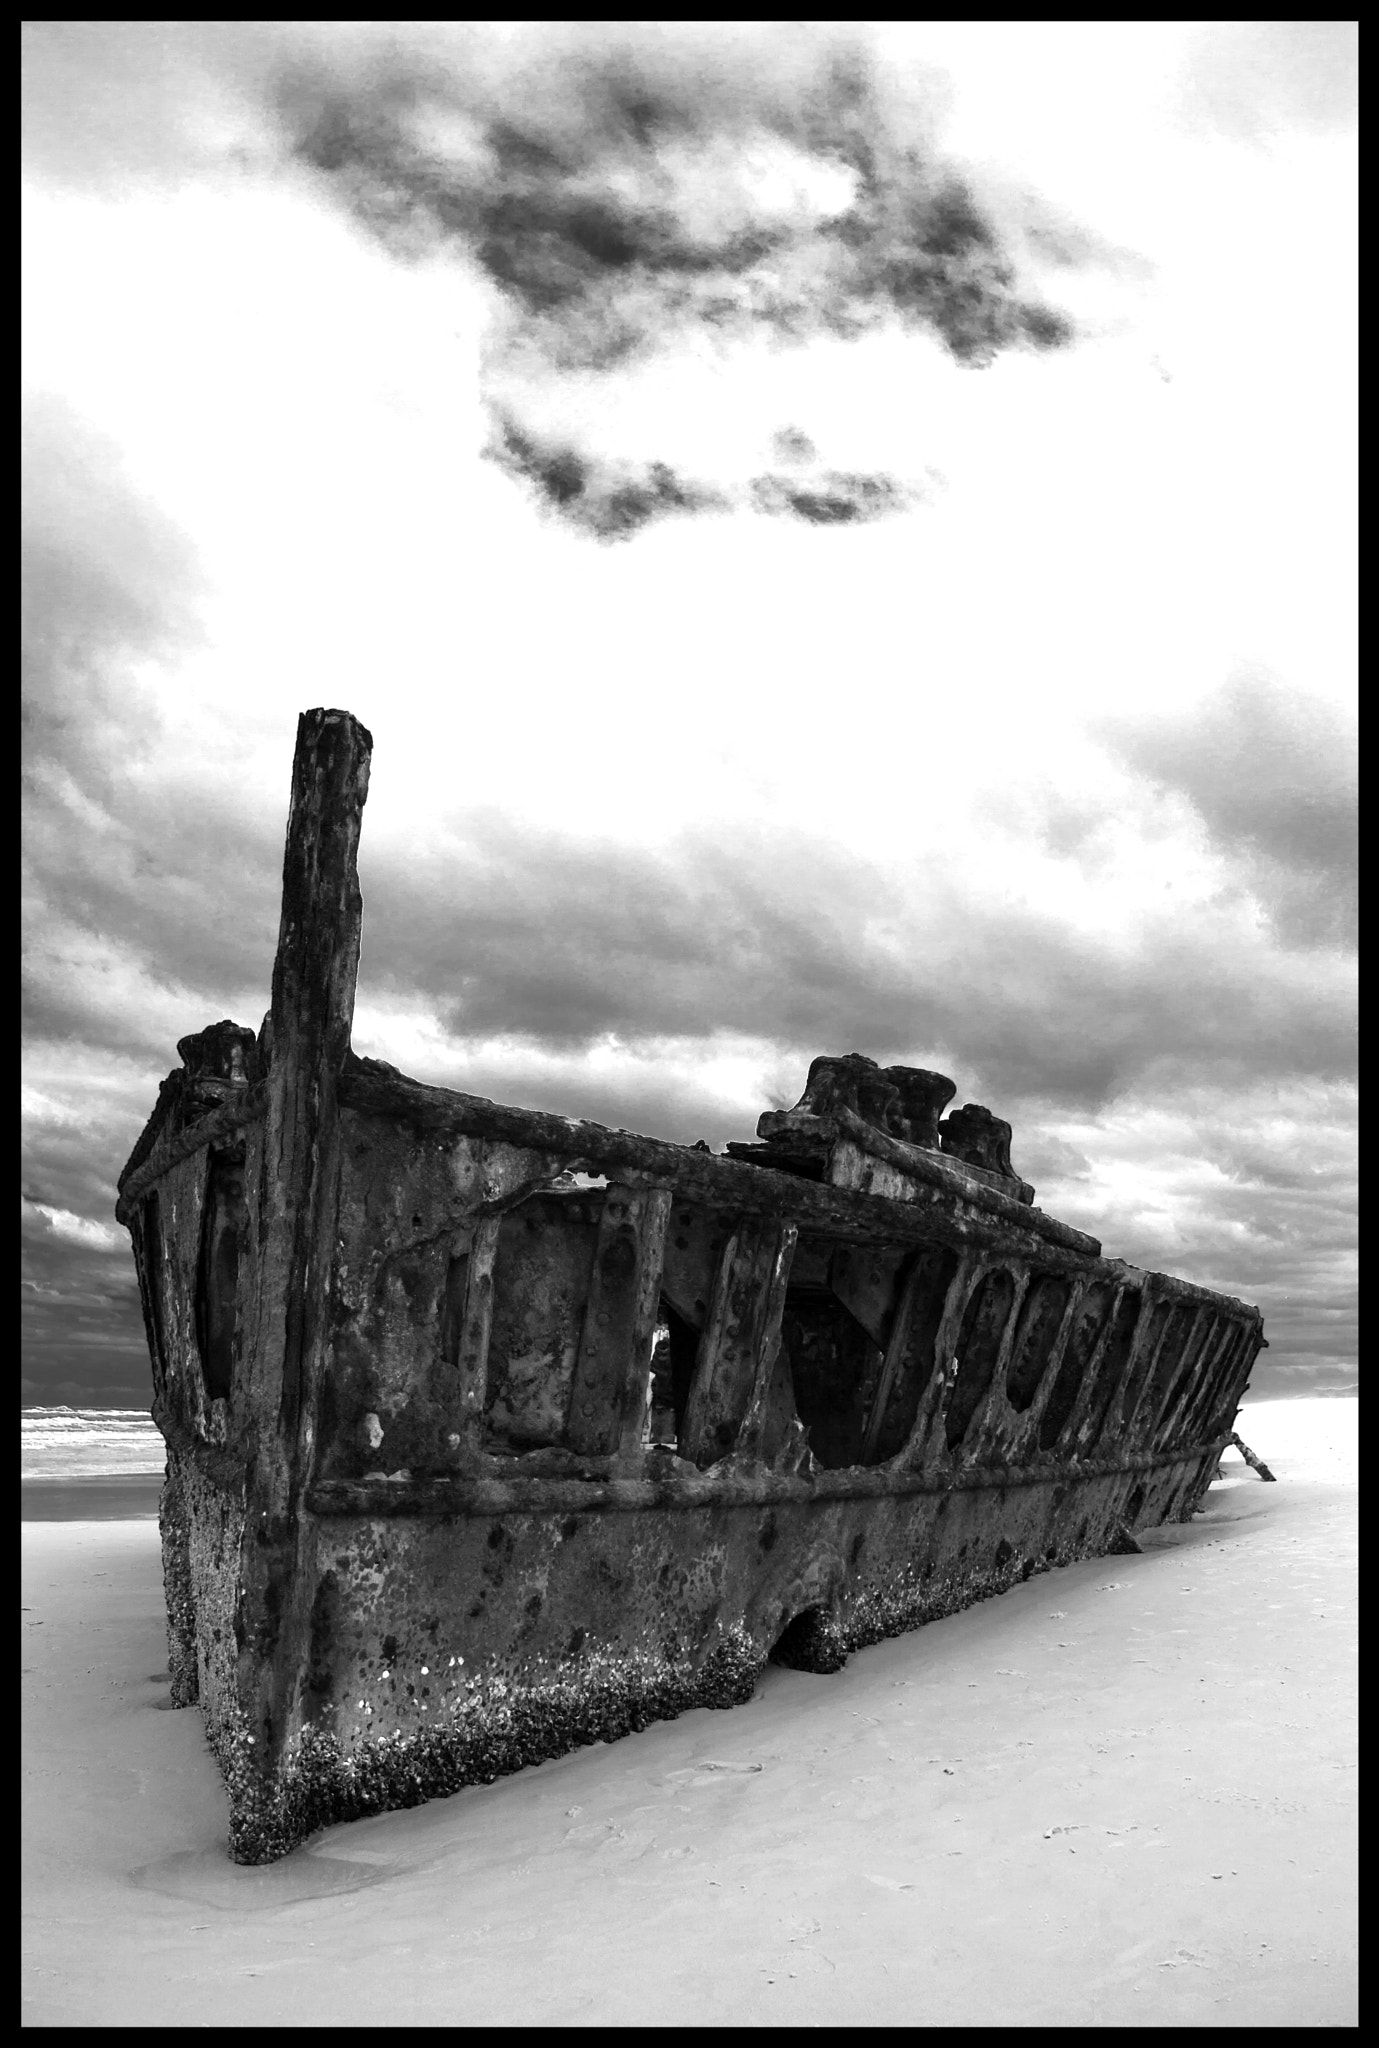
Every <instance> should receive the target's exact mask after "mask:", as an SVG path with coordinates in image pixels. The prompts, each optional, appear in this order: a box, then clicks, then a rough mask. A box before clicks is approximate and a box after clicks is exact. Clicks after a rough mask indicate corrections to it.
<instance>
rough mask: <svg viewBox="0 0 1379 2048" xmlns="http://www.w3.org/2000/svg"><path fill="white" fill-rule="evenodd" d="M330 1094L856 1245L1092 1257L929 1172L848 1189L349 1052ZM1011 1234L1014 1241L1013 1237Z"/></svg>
mask: <svg viewBox="0 0 1379 2048" xmlns="http://www.w3.org/2000/svg"><path fill="white" fill-rule="evenodd" d="M338 1099H339V1101H340V1103H341V1105H342V1106H343V1107H345V1108H349V1109H354V1110H357V1111H359V1112H361V1113H362V1114H364V1115H366V1116H378V1117H383V1118H391V1119H394V1120H397V1121H401V1122H406V1123H410V1124H411V1125H412V1126H413V1127H414V1128H415V1129H417V1130H418V1131H421V1132H425V1133H427V1134H428V1135H430V1136H433V1137H438V1138H446V1137H455V1138H458V1137H487V1138H502V1139H506V1140H507V1142H508V1143H510V1144H514V1145H523V1146H528V1147H530V1148H532V1149H533V1150H535V1151H544V1152H550V1153H553V1154H559V1155H561V1156H563V1157H566V1158H570V1157H575V1158H579V1159H582V1160H584V1161H586V1162H587V1163H588V1164H589V1166H590V1167H591V1168H592V1169H596V1170H598V1171H600V1172H607V1174H608V1177H609V1178H610V1180H611V1179H616V1180H626V1179H627V1169H629V1168H630V1169H634V1170H635V1171H637V1172H639V1173H642V1174H644V1175H646V1176H647V1177H648V1178H650V1179H654V1180H659V1181H661V1182H662V1183H663V1184H664V1185H667V1186H670V1187H672V1188H673V1189H674V1191H675V1193H676V1194H677V1195H680V1196H681V1197H682V1198H684V1199H686V1200H694V1201H698V1202H704V1203H708V1204H710V1205H715V1206H718V1207H721V1208H725V1209H727V1208H733V1209H738V1210H743V1211H752V1212H756V1213H761V1212H764V1211H766V1212H783V1213H785V1214H786V1215H788V1216H789V1217H790V1218H791V1219H792V1220H793V1221H795V1222H796V1223H798V1224H799V1226H800V1227H801V1228H802V1229H808V1228H812V1229H819V1230H825V1231H828V1232H830V1233H831V1234H833V1235H836V1236H838V1237H845V1238H851V1239H855V1240H856V1241H858V1242H859V1243H868V1244H871V1243H876V1242H878V1241H881V1240H883V1239H886V1240H889V1241H891V1242H893V1243H909V1242H912V1241H915V1240H918V1239H926V1240H928V1241H931V1242H932V1241H933V1240H934V1239H936V1238H937V1239H939V1240H941V1241H943V1242H945V1243H950V1244H952V1245H955V1246H957V1247H959V1248H961V1247H964V1246H966V1245H968V1244H970V1243H971V1242H972V1241H973V1240H974V1239H980V1240H981V1241H982V1242H986V1243H990V1244H992V1245H993V1246H999V1247H1000V1248H1001V1249H1002V1250H1005V1251H1007V1252H1009V1253H1010V1254H1011V1255H1012V1256H1020V1255H1024V1256H1027V1257H1035V1258H1039V1259H1042V1260H1045V1261H1047V1260H1048V1259H1050V1258H1052V1257H1056V1256H1057V1254H1059V1253H1062V1254H1063V1255H1064V1258H1065V1259H1066V1260H1067V1262H1068V1263H1070V1264H1075V1265H1079V1266H1080V1265H1081V1264H1082V1262H1083V1260H1085V1259H1086V1258H1089V1257H1094V1256H1096V1254H1095V1253H1092V1252H1090V1251H1088V1250H1087V1249H1086V1247H1087V1246H1089V1245H1093V1244H1095V1242H1096V1240H1095V1239H1094V1238H1086V1239H1084V1238H1083V1237H1082V1234H1081V1232H1075V1231H1071V1230H1070V1229H1069V1228H1068V1226H1067V1225H1066V1224H1061V1223H1058V1222H1056V1221H1055V1219H1054V1218H1052V1217H1049V1216H1044V1215H1043V1214H1042V1212H1040V1211H1038V1210H1032V1209H1027V1208H1025V1207H1024V1206H1023V1205H1022V1204H1021V1203H1019V1202H1013V1201H1010V1200H1009V1198H1008V1197H1006V1196H1004V1195H998V1194H996V1192H995V1191H994V1190H992V1189H986V1188H977V1187H973V1188H971V1189H965V1190H963V1191H962V1193H961V1197H960V1198H961V1200H962V1201H963V1202H964V1203H965V1204H966V1205H967V1206H968V1207H969V1208H970V1209H972V1210H974V1211H975V1212H977V1213H975V1214H973V1215H971V1216H965V1217H961V1218H958V1217H954V1216H952V1215H951V1214H945V1208H944V1203H945V1201H952V1200H953V1199H954V1198H955V1194H956V1191H955V1190H954V1188H953V1187H952V1186H951V1185H950V1183H949V1182H948V1181H947V1180H943V1179H941V1178H940V1177H939V1176H938V1175H937V1174H936V1176H935V1185H934V1196H935V1199H934V1202H933V1203H932V1204H929V1203H922V1202H895V1201H891V1200H890V1199H889V1198H888V1197H886V1196H882V1195H858V1194H852V1193H849V1192H846V1191H843V1190H839V1189H835V1188H829V1187H826V1186H824V1185H823V1184H822V1183H820V1182H817V1181H807V1180H803V1179H801V1178H800V1176H799V1175H798V1174H789V1173H777V1172H775V1171H773V1170H772V1169H771V1168H770V1167H764V1166H754V1165H750V1164H748V1163H747V1162H746V1161H745V1160H738V1159H719V1158H715V1157H713V1156H712V1155H710V1154H705V1153H702V1152H693V1151H689V1150H686V1149H685V1148H684V1147H683V1146H680V1145H671V1144H667V1143H666V1142H665V1141H664V1140H662V1139H659V1138H644V1137H642V1136H640V1135H639V1134H638V1133H637V1132H635V1131H610V1130H607V1129H606V1128H605V1127H604V1126H603V1125H602V1124H592V1123H583V1122H581V1121H579V1120H578V1119H577V1118H574V1117H563V1116H554V1115H552V1114H550V1113H549V1112H548V1111H545V1110H537V1109H513V1108H510V1107H508V1106H507V1105H505V1104H503V1103H497V1102H488V1101H485V1100H484V1098H483V1097H482V1096H478V1095H461V1094H458V1093H456V1092H455V1091H453V1090H451V1089H448V1088H428V1087H425V1086H423V1085H422V1083H420V1082H418V1081H409V1080H408V1079H406V1078H405V1076H403V1075H401V1074H398V1073H395V1072H394V1071H393V1070H392V1069H391V1068H384V1067H382V1066H381V1064H380V1063H379V1062H377V1061H374V1060H360V1059H355V1058H353V1057H351V1058H350V1059H349V1060H348V1061H347V1062H346V1065H345V1070H344V1072H343V1073H342V1075H341V1077H340V1082H339V1090H338ZM1013 1237H1014V1238H1016V1239H1018V1242H1012V1238H1013ZM1068 1240H1076V1241H1075V1242H1069V1241H1068ZM1060 1263H1062V1261H1061V1260H1060Z"/></svg>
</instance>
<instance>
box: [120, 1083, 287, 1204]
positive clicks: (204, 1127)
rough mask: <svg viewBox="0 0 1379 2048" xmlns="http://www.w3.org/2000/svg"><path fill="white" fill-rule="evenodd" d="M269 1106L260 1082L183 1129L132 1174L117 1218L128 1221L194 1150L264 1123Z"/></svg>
mask: <svg viewBox="0 0 1379 2048" xmlns="http://www.w3.org/2000/svg"><path fill="white" fill-rule="evenodd" d="M267 1107H268V1096H267V1091H266V1088H265V1086H264V1083H263V1082H262V1081H258V1082H256V1083H255V1084H254V1086H253V1087H252V1088H250V1089H249V1090H248V1091H247V1093H246V1094H245V1096H244V1099H243V1100H242V1101H241V1102H227V1103H226V1105H225V1107H224V1108H223V1109H217V1110H213V1111H212V1112H211V1114H210V1115H209V1116H203V1117H202V1119H201V1121H200V1123H197V1124H193V1125H192V1126H191V1128H190V1129H189V1130H185V1131H183V1133H182V1135H181V1136H180V1137H178V1138H174V1139H173V1140H172V1142H171V1144H170V1145H169V1146H168V1148H167V1150H166V1152H160V1153H158V1154H157V1156H156V1157H154V1158H152V1159H150V1160H148V1162H147V1163H146V1164H145V1165H143V1166H141V1167H140V1168H139V1169H138V1171H137V1172H136V1173H131V1175H130V1176H129V1179H128V1180H127V1181H126V1182H125V1184H124V1187H123V1189H122V1190H121V1193H120V1199H119V1201H118V1203H117V1204H116V1206H115V1215H116V1218H117V1220H118V1221H119V1222H121V1223H128V1221H129V1219H130V1217H131V1216H132V1215H133V1214H134V1211H135V1210H136V1209H137V1208H138V1206H139V1203H140V1202H141V1201H142V1199H143V1197H144V1196H145V1195H146V1194H147V1193H148V1190H149V1189H150V1188H151V1187H153V1186H154V1184H155V1183H156V1182H157V1181H160V1180H161V1179H162V1177H163V1175H164V1174H165V1173H168V1172H170V1171H171V1169H172V1168H173V1167H174V1166H180V1165H181V1163H182V1161H183V1160H184V1159H190V1158H191V1156H192V1154H193V1152H200V1151H203V1150H204V1149H205V1147H206V1146H207V1145H211V1144H213V1143H214V1142H215V1140H216V1139H217V1138H228V1137H229V1135H230V1133H231V1131H239V1130H243V1128H244V1126H245V1125H246V1124H256V1123H261V1122H262V1121H263V1117H264V1113H265V1111H266V1110H267Z"/></svg>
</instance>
